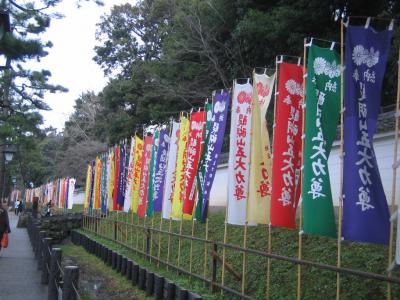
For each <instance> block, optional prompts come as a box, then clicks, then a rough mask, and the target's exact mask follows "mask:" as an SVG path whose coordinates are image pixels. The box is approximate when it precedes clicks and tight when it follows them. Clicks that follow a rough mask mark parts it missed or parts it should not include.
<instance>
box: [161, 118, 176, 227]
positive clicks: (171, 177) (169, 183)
mask: <svg viewBox="0 0 400 300" xmlns="http://www.w3.org/2000/svg"><path fill="white" fill-rule="evenodd" d="M178 129H179V123H178V122H173V125H172V132H171V137H170V138H171V140H170V143H169V153H168V162H167V174H166V176H165V188H164V197H163V206H162V207H163V212H162V214H163V218H164V219H169V217H170V214H171V204H172V192H173V190H174V182H175V168H176V156H177V154H178V139H177V136H176V135H177V134H178Z"/></svg>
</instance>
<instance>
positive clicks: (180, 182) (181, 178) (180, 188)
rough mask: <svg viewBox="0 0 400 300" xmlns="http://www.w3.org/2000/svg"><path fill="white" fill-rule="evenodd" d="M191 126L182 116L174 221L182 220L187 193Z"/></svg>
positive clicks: (172, 211) (172, 210)
mask: <svg viewBox="0 0 400 300" xmlns="http://www.w3.org/2000/svg"><path fill="white" fill-rule="evenodd" d="M189 125H190V124H189V120H188V119H187V118H186V117H184V116H182V117H181V125H180V128H179V141H178V155H177V158H176V173H175V183H174V192H173V197H172V208H171V217H172V218H173V219H182V214H183V213H182V207H183V200H184V193H185V161H186V146H187V141H188V133H189Z"/></svg>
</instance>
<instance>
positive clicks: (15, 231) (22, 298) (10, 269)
mask: <svg viewBox="0 0 400 300" xmlns="http://www.w3.org/2000/svg"><path fill="white" fill-rule="evenodd" d="M9 218H10V227H11V234H10V235H9V245H8V248H6V249H1V251H0V300H42V299H47V285H42V284H40V276H41V273H40V271H38V269H37V260H36V259H35V257H34V254H33V251H32V247H31V244H30V242H29V237H28V233H27V231H26V228H17V221H18V218H17V217H16V216H15V215H14V212H9Z"/></svg>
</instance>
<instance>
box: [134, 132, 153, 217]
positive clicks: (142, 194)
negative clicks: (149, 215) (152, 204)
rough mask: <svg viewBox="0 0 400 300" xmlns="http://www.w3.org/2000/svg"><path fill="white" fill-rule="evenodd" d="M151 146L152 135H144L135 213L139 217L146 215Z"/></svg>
mask: <svg viewBox="0 0 400 300" xmlns="http://www.w3.org/2000/svg"><path fill="white" fill-rule="evenodd" d="M152 148H153V137H152V136H146V137H145V138H144V146H143V157H142V172H141V175H140V188H139V206H138V211H137V214H138V216H139V217H144V216H145V215H146V204H147V192H148V189H147V187H148V184H149V174H150V160H151V152H152Z"/></svg>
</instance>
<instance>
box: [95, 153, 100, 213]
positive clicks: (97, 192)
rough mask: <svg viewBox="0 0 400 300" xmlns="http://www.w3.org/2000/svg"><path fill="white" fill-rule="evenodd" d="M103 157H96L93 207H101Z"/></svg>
mask: <svg viewBox="0 0 400 300" xmlns="http://www.w3.org/2000/svg"><path fill="white" fill-rule="evenodd" d="M100 183H101V159H100V158H99V157H96V176H95V186H94V187H95V188H94V203H93V204H94V205H93V208H100Z"/></svg>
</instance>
